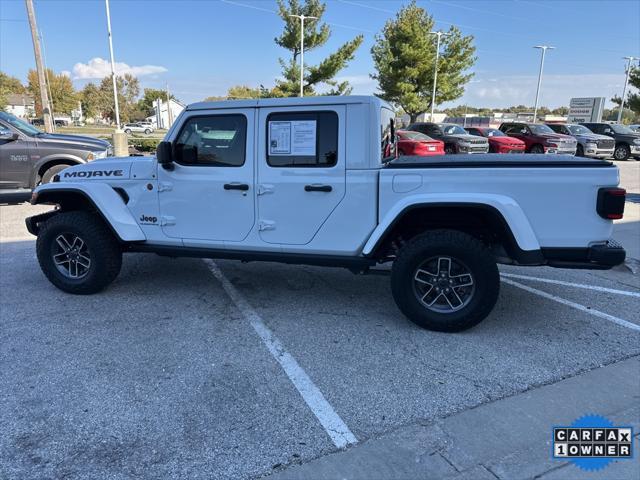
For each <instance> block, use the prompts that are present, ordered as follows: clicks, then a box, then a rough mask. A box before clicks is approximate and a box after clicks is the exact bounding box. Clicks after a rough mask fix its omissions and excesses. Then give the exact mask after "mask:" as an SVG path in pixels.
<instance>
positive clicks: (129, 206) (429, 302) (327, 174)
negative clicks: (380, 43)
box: [27, 96, 625, 332]
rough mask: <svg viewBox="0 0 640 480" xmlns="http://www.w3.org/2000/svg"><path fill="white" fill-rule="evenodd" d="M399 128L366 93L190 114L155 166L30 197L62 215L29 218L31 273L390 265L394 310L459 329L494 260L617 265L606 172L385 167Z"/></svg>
mask: <svg viewBox="0 0 640 480" xmlns="http://www.w3.org/2000/svg"><path fill="white" fill-rule="evenodd" d="M394 117H395V112H394V109H393V108H392V106H390V105H389V104H387V103H385V102H384V101H382V100H380V99H379V98H376V97H373V96H336V97H331V96H324V97H321V96H319V97H303V98H279V99H256V100H252V101H251V104H250V105H249V104H248V103H247V101H246V100H238V101H236V100H227V101H224V102H202V103H196V104H193V105H190V106H188V107H187V108H186V109H185V110H184V112H183V113H182V114H181V115H180V117H179V118H178V119H177V120H176V123H175V124H174V125H173V127H172V128H171V130H170V131H169V133H168V134H167V137H166V138H165V139H164V141H162V142H160V143H159V144H158V147H157V150H156V156H155V157H124V158H115V159H105V160H101V161H100V163H99V164H94V165H91V164H89V165H86V166H85V165H81V166H76V167H73V168H72V169H71V170H70V171H69V172H66V173H65V175H63V176H62V178H61V179H60V181H59V182H55V183H50V184H47V185H41V186H39V187H38V188H37V189H36V195H35V196H34V200H33V202H34V203H39V204H51V205H58V206H59V208H57V209H56V210H53V211H51V212H48V213H45V214H41V215H36V216H34V217H31V218H28V219H27V228H28V229H29V231H30V232H31V233H32V234H34V235H37V237H38V240H37V243H36V250H37V255H38V259H39V262H40V266H41V267H42V269H43V271H44V273H45V275H46V276H47V278H48V279H49V280H50V281H51V282H52V283H53V284H54V285H56V286H57V287H58V288H60V289H61V290H64V291H65V292H69V293H75V294H90V293H95V292H98V291H100V290H102V289H103V288H105V287H107V285H109V284H110V283H111V282H112V281H113V280H114V279H115V278H116V277H117V275H118V273H119V271H120V267H121V264H122V255H123V253H124V252H127V253H128V252H155V253H157V254H160V255H164V256H169V257H179V256H189V257H198V256H200V257H206V258H233V259H238V260H244V261H249V260H266V261H281V262H286V263H299V264H308V265H320V266H333V267H345V268H348V269H349V270H351V271H352V272H354V273H359V274H362V273H367V272H369V271H370V269H371V268H372V267H375V266H378V265H380V264H386V263H388V264H391V265H392V267H391V272H390V273H391V275H390V277H391V292H392V294H393V298H394V300H395V302H396V304H397V305H398V308H399V310H400V311H401V312H402V313H404V314H405V315H406V316H407V317H408V318H409V319H410V320H411V321H413V322H415V323H416V324H418V325H420V326H421V327H424V328H428V329H432V330H439V331H444V332H456V331H461V330H465V329H467V328H471V327H473V326H474V325H477V324H478V323H480V322H481V321H482V320H483V319H484V318H485V317H487V315H489V313H491V310H492V309H493V307H494V305H495V303H496V301H497V299H498V292H499V289H500V275H499V272H498V267H497V264H498V263H506V264H510V265H527V266H530V265H549V266H554V267H563V268H566V267H570V268H588V269H608V268H611V267H613V266H615V265H618V264H620V263H622V262H623V261H624V258H625V251H624V249H623V248H622V247H621V246H619V245H618V244H617V243H615V242H613V241H611V240H610V238H611V233H612V230H613V223H612V222H613V221H612V219H613V218H616V219H617V218H620V217H622V215H623V211H622V210H623V208H624V201H621V200H623V198H624V195H625V193H624V190H622V189H619V188H616V187H617V185H618V169H617V167H616V166H614V165H612V164H611V163H610V162H605V161H600V160H593V159H589V158H579V157H574V156H572V155H554V156H553V158H550V156H546V155H522V154H509V153H507V154H485V153H474V154H473V155H469V154H463V153H459V154H457V155H435V156H429V157H419V156H403V155H400V156H399V157H397V156H396V154H395V153H396V152H397V151H398V149H397V148H396V146H397V145H396V141H397V132H396V130H395V119H394ZM216 132H223V133H224V134H223V135H222V134H218V133H216ZM364 133H366V135H365V134H364ZM347 139H348V142H347V141H346V140H347ZM483 145H484V144H483ZM482 148H483V149H484V150H483V151H485V150H486V147H485V146H483V147H482ZM574 148H575V146H574ZM97 166H99V167H100V169H99V170H97V169H96V167H97ZM88 178H91V179H92V181H91V182H87V181H84V180H86V179H88ZM549 178H553V181H549ZM148 185H151V186H152V188H151V189H149V188H148ZM154 185H155V186H157V188H153V186H154ZM567 186H569V187H567ZM541 195H543V196H544V202H541V201H540V198H541ZM549 205H553V206H554V208H549ZM150 212H153V213H150ZM155 212H158V213H155ZM151 224H155V225H158V228H147V227H145V225H151ZM74 245H75V246H76V247H75V250H73V251H70V249H71V248H72V247H71V246H74ZM78 245H81V247H80V249H79V250H80V251H76V250H78V247H77V246H78ZM67 246H69V247H68V248H67ZM61 259H62V260H61ZM78 259H81V261H80V260H78ZM377 271H378V272H381V270H377ZM382 271H383V272H388V270H382ZM267 288H268V286H267Z"/></svg>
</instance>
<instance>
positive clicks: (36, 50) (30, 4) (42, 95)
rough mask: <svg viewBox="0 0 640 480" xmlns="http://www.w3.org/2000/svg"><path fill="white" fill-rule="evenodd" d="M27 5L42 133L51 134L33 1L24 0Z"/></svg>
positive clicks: (51, 127)
mask: <svg viewBox="0 0 640 480" xmlns="http://www.w3.org/2000/svg"><path fill="white" fill-rule="evenodd" d="M25 3H26V5H27V16H28V17H29V26H30V27H31V38H32V40H33V53H34V55H35V57H36V70H37V72H38V86H39V88H40V102H41V103H42V115H43V118H44V131H45V132H47V133H52V132H53V121H52V119H51V114H52V113H53V112H51V111H50V110H49V95H48V93H47V82H46V80H45V77H44V76H45V73H44V66H43V62H42V51H41V50H40V37H39V36H38V26H37V24H36V14H35V12H34V9H33V0H25Z"/></svg>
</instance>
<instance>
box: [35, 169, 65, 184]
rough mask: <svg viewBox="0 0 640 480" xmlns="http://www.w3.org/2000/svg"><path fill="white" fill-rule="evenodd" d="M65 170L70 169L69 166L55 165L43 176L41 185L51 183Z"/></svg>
mask: <svg viewBox="0 0 640 480" xmlns="http://www.w3.org/2000/svg"><path fill="white" fill-rule="evenodd" d="M65 168H69V165H54V166H53V167H51V168H49V169H48V170H47V171H45V172H44V173H43V174H42V178H41V180H40V184H42V185H44V184H45V183H50V182H51V180H53V177H55V176H56V175H57V174H59V173H60V172H61V171H62V170H64V169H65Z"/></svg>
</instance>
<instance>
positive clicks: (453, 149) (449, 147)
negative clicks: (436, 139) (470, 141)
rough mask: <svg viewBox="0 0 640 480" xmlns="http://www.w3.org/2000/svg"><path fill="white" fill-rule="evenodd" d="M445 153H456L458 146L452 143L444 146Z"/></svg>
mask: <svg viewBox="0 0 640 480" xmlns="http://www.w3.org/2000/svg"><path fill="white" fill-rule="evenodd" d="M444 153H446V154H447V155H453V154H455V153H456V147H454V146H453V145H451V144H447V145H445V146H444Z"/></svg>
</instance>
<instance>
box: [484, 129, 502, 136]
mask: <svg viewBox="0 0 640 480" xmlns="http://www.w3.org/2000/svg"><path fill="white" fill-rule="evenodd" d="M484 133H485V134H486V135H487V137H506V135H505V134H504V132H501V131H500V130H498V129H497V128H487V129H486V130H485V131H484Z"/></svg>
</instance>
